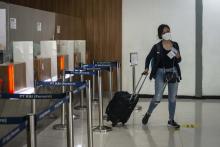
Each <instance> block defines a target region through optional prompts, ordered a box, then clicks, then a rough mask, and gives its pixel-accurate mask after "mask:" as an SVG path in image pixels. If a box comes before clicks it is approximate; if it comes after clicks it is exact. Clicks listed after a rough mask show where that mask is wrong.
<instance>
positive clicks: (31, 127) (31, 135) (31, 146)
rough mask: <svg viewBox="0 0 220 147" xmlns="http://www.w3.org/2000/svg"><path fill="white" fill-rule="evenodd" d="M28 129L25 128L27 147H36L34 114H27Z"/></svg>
mask: <svg viewBox="0 0 220 147" xmlns="http://www.w3.org/2000/svg"><path fill="white" fill-rule="evenodd" d="M27 116H28V124H27V125H28V127H27V147H37V136H36V131H35V128H36V120H35V114H33V113H31V114H28V115H27Z"/></svg>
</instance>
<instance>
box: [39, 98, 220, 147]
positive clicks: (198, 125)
mask: <svg viewBox="0 0 220 147" xmlns="http://www.w3.org/2000/svg"><path fill="white" fill-rule="evenodd" d="M138 104H139V105H141V106H142V108H143V109H142V110H141V111H135V112H134V113H133V115H131V118H130V120H129V122H128V123H127V125H126V126H118V127H115V128H113V131H111V132H109V133H95V132H94V147H219V146H220V126H219V124H220V115H219V114H218V113H219V112H220V100H178V102H177V110H176V121H177V122H179V123H180V124H181V125H182V128H181V129H180V130H174V129H169V128H168V127H167V118H168V111H167V110H168V108H167V101H166V100H164V101H163V102H162V103H160V105H158V107H157V109H156V110H155V112H154V113H153V115H152V116H151V118H150V120H149V124H148V125H147V126H143V125H142V124H141V119H142V117H143V115H144V113H145V111H146V109H147V107H148V105H149V99H141V101H140V102H139V103H138ZM75 112H77V113H78V114H80V115H81V119H78V120H74V133H75V134H74V140H75V147H87V135H86V134H87V130H86V111H75ZM93 112H94V113H93V114H94V122H93V125H94V126H96V125H97V124H98V111H97V106H95V107H94V109H93ZM58 122H59V120H56V121H55V122H54V123H53V124H51V125H50V126H49V127H48V128H47V129H45V130H44V131H43V132H41V133H40V134H39V135H38V137H37V139H38V146H39V147H66V133H65V131H55V130H53V129H52V126H53V125H54V124H56V123H58ZM105 124H106V125H109V126H111V124H110V123H109V122H108V123H107V122H105ZM191 124H192V125H191Z"/></svg>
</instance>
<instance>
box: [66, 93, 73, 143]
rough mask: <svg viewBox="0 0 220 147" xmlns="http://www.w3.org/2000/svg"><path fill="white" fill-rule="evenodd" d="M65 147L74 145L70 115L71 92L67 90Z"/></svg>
mask: <svg viewBox="0 0 220 147" xmlns="http://www.w3.org/2000/svg"><path fill="white" fill-rule="evenodd" d="M66 132H67V147H74V131H73V117H72V92H71V91H69V103H68V105H67V131H66Z"/></svg>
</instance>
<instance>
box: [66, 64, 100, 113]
mask: <svg viewBox="0 0 220 147" xmlns="http://www.w3.org/2000/svg"><path fill="white" fill-rule="evenodd" d="M65 74H69V75H79V76H80V78H81V81H84V75H88V76H93V77H94V76H96V75H97V73H96V72H95V71H91V70H86V69H82V68H77V69H73V70H66V71H65ZM70 77H71V76H70ZM86 108H87V106H86V105H84V92H83V91H81V97H80V103H79V105H78V106H76V107H74V109H76V110H84V109H86Z"/></svg>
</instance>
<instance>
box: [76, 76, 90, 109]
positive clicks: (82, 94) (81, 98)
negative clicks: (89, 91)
mask: <svg viewBox="0 0 220 147" xmlns="http://www.w3.org/2000/svg"><path fill="white" fill-rule="evenodd" d="M80 80H81V82H83V81H84V77H83V75H80ZM83 99H84V90H82V91H81V96H80V103H79V106H76V107H75V109H76V110H84V109H86V108H87V107H86V106H85V105H84V100H83Z"/></svg>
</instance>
